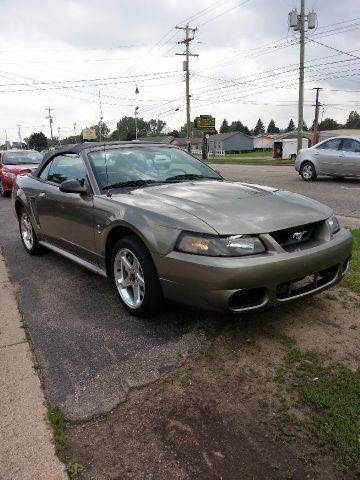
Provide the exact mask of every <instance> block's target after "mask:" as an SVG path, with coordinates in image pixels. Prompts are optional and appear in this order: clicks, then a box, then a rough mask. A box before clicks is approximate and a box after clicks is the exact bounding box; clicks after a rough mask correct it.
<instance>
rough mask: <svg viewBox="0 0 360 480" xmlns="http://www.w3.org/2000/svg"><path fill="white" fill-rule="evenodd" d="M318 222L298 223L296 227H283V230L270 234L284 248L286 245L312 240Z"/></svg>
mask: <svg viewBox="0 0 360 480" xmlns="http://www.w3.org/2000/svg"><path fill="white" fill-rule="evenodd" d="M320 223H321V222H315V223H308V224H306V225H299V226H298V227H292V228H285V229H284V230H277V231H276V232H271V233H270V235H271V236H272V237H273V239H274V240H275V241H276V242H277V243H278V244H279V245H281V246H282V247H283V248H284V249H286V248H287V247H291V246H293V245H301V244H304V243H306V242H309V241H310V240H312V239H313V238H314V235H315V232H316V230H317V227H318V226H319V225H320Z"/></svg>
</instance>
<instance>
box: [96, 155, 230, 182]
mask: <svg viewBox="0 0 360 480" xmlns="http://www.w3.org/2000/svg"><path fill="white" fill-rule="evenodd" d="M88 156H89V159H90V162H91V164H92V167H93V169H94V173H95V176H96V178H97V181H98V184H99V187H100V188H101V189H106V188H116V187H122V186H127V185H129V186H136V185H140V186H141V185H142V184H146V183H155V182H181V181H184V180H201V179H213V180H221V179H222V177H221V176H220V175H218V174H217V173H216V172H214V170H212V169H211V168H209V167H208V166H207V165H204V164H203V163H202V162H200V161H199V160H197V159H196V158H194V157H192V156H191V155H189V154H188V153H187V152H185V151H183V150H180V149H177V148H170V147H128V148H118V149H109V150H105V151H104V150H102V151H96V152H92V153H89V155H88Z"/></svg>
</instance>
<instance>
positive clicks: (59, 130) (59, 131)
mask: <svg viewBox="0 0 360 480" xmlns="http://www.w3.org/2000/svg"><path fill="white" fill-rule="evenodd" d="M58 136H59V145H61V128H60V127H58Z"/></svg>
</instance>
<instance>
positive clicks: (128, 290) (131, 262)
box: [111, 236, 164, 317]
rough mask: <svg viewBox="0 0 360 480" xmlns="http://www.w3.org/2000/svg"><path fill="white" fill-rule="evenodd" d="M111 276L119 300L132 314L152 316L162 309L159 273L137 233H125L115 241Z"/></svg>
mask: <svg viewBox="0 0 360 480" xmlns="http://www.w3.org/2000/svg"><path fill="white" fill-rule="evenodd" d="M111 278H112V281H113V284H114V287H115V291H116V293H117V294H118V297H119V299H120V302H121V303H122V305H123V307H124V308H125V310H127V311H128V312H129V313H131V315H134V316H135V317H150V316H152V315H154V314H155V313H158V312H159V311H161V310H162V308H163V304H164V299H163V295H162V290H161V285H160V281H159V276H158V273H157V271H156V268H155V265H154V263H153V261H152V258H151V256H150V254H149V252H148V251H147V250H146V248H145V246H144V245H143V243H142V242H141V241H140V240H139V239H138V238H137V237H135V236H128V237H124V238H122V239H120V240H119V241H118V242H117V243H116V244H115V246H114V248H113V251H112V256H111ZM121 282H122V286H120V283H121Z"/></svg>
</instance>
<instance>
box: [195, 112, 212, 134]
mask: <svg viewBox="0 0 360 480" xmlns="http://www.w3.org/2000/svg"><path fill="white" fill-rule="evenodd" d="M194 127H195V129H196V130H200V131H201V132H204V133H215V131H216V130H215V118H214V117H212V116H211V115H200V117H196V118H195V120H194Z"/></svg>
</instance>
